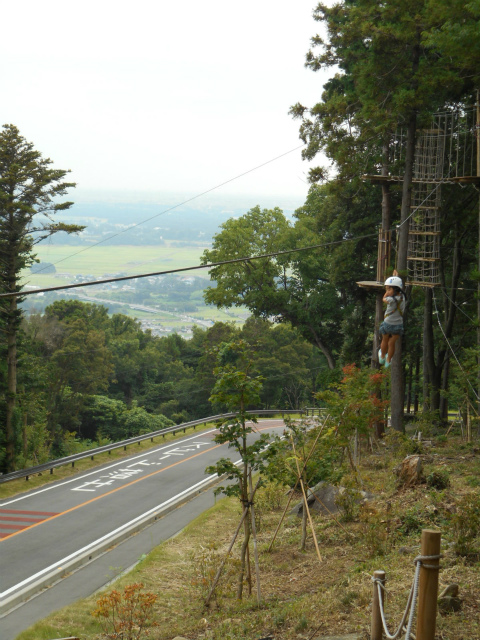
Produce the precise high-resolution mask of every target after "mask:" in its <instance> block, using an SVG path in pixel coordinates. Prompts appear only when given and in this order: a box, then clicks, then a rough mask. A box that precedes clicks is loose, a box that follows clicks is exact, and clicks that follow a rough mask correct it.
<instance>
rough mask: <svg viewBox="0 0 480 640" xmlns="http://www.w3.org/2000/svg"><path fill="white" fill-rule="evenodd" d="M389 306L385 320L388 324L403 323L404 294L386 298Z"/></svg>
mask: <svg viewBox="0 0 480 640" xmlns="http://www.w3.org/2000/svg"><path fill="white" fill-rule="evenodd" d="M385 301H386V303H387V308H386V309H385V316H384V318H383V319H384V320H385V322H388V324H402V323H403V315H402V314H403V312H404V311H405V298H404V297H403V296H388V297H387V298H385Z"/></svg>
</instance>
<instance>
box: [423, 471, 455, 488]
mask: <svg viewBox="0 0 480 640" xmlns="http://www.w3.org/2000/svg"><path fill="white" fill-rule="evenodd" d="M426 482H427V486H428V487H430V488H431V489H438V490H439V491H442V490H443V489H447V488H448V487H449V486H450V476H449V474H448V472H447V471H432V472H431V473H429V474H428V476H427V478H426Z"/></svg>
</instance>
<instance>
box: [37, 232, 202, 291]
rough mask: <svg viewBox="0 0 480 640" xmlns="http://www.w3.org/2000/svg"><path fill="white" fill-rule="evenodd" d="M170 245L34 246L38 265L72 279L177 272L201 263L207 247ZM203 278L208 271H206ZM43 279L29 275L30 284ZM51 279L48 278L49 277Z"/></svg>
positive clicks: (41, 276)
mask: <svg viewBox="0 0 480 640" xmlns="http://www.w3.org/2000/svg"><path fill="white" fill-rule="evenodd" d="M179 244H183V243H175V242H169V243H166V244H165V245H162V246H158V247H155V246H148V245H147V246H138V245H120V246H114V247H109V246H105V245H99V246H92V247H78V246H72V245H55V244H51V245H49V244H39V245H37V246H36V247H35V252H36V254H37V257H38V258H39V259H40V260H41V262H50V263H52V264H54V265H55V268H56V270H57V275H58V274H65V275H69V276H72V278H73V277H74V276H76V275H87V274H91V275H93V276H95V277H97V278H98V277H101V276H103V275H105V274H107V273H108V274H112V273H120V272H121V273H124V274H125V275H136V274H140V273H150V272H154V271H163V270H166V269H179V268H181V267H192V266H195V265H197V264H200V256H201V255H202V253H203V251H204V250H205V249H206V248H208V247H209V245H208V244H190V245H189V246H187V247H185V246H179ZM204 273H205V277H207V271H206V270H205V272H204ZM45 277H46V276H43V275H41V274H35V275H32V274H28V281H29V284H35V285H37V286H38V285H39V283H38V282H37V278H39V279H40V280H41V281H42V282H43V279H44V278H45ZM50 277H51V276H50Z"/></svg>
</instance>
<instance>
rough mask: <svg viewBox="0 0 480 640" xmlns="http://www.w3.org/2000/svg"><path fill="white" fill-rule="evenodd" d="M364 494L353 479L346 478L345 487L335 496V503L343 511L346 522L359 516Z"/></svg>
mask: <svg viewBox="0 0 480 640" xmlns="http://www.w3.org/2000/svg"><path fill="white" fill-rule="evenodd" d="M361 497H362V494H361V493H360V491H359V490H358V488H357V486H356V485H355V483H354V481H353V480H345V483H344V487H342V490H341V491H340V493H339V494H338V495H337V497H336V498H335V504H336V505H337V507H338V508H339V509H340V511H341V512H342V519H343V520H344V521H345V522H352V521H353V520H355V518H356V517H357V516H358V512H359V509H360V500H361Z"/></svg>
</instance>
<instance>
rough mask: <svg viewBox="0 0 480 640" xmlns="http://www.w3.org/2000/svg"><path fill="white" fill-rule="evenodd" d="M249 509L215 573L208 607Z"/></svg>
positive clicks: (206, 602) (244, 512)
mask: <svg viewBox="0 0 480 640" xmlns="http://www.w3.org/2000/svg"><path fill="white" fill-rule="evenodd" d="M259 484H260V480H259V481H258V482H257V484H256V485H255V488H254V490H253V493H252V500H253V496H254V495H255V492H256V490H257V489H258V485H259ZM248 511H249V507H246V508H245V509H244V510H243V513H242V517H241V519H240V522H239V523H238V527H237V530H236V531H235V534H234V536H233V538H232V541H231V543H230V546H229V547H228V550H227V553H226V554H225V557H224V558H223V560H222V562H221V564H220V566H219V567H218V571H217V573H216V575H215V578H214V580H213V584H212V587H211V589H210V591H209V594H208V596H207V599H206V600H205V606H206V607H208V605H209V604H210V599H211V597H212V595H213V592H214V591H215V589H216V587H217V584H218V581H219V580H220V576H221V574H222V571H223V567H224V566H225V563H226V561H227V558H228V556H229V555H230V552H231V550H232V549H233V545H234V544H235V540H236V539H237V536H238V534H239V531H240V529H241V528H242V524H243V522H244V520H245V518H246V517H247V515H248Z"/></svg>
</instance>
